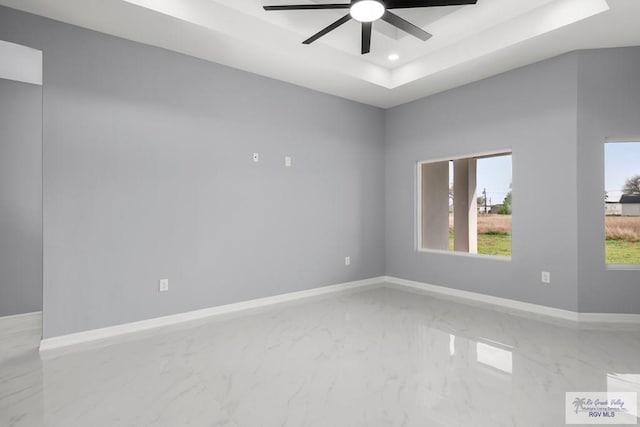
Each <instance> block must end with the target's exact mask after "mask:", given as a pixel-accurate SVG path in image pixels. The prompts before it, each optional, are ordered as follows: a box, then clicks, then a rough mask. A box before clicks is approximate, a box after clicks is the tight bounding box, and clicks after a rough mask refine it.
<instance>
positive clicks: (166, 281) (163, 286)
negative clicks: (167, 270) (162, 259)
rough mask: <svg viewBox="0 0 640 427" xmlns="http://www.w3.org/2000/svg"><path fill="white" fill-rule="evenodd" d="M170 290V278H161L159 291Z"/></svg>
mask: <svg viewBox="0 0 640 427" xmlns="http://www.w3.org/2000/svg"><path fill="white" fill-rule="evenodd" d="M168 290H169V279H160V282H158V291H160V292H167V291H168Z"/></svg>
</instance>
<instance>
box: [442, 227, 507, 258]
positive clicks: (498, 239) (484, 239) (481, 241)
mask: <svg viewBox="0 0 640 427" xmlns="http://www.w3.org/2000/svg"><path fill="white" fill-rule="evenodd" d="M449 250H453V233H452V232H451V231H449ZM478 253H479V254H482V255H501V256H511V234H500V233H495V234H478Z"/></svg>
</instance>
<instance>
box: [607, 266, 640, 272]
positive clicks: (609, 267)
mask: <svg viewBox="0 0 640 427" xmlns="http://www.w3.org/2000/svg"><path fill="white" fill-rule="evenodd" d="M607 270H613V271H615V270H618V271H632V270H640V264H607Z"/></svg>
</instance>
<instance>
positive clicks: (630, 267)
mask: <svg viewBox="0 0 640 427" xmlns="http://www.w3.org/2000/svg"><path fill="white" fill-rule="evenodd" d="M610 143H613V144H639V145H640V137H634V138H631V137H627V138H613V137H607V138H605V139H604V143H603V144H602V180H601V182H602V188H603V189H604V191H605V192H606V190H607V189H606V179H607V144H610ZM602 220H603V221H602V225H603V230H602V231H603V233H602V234H603V239H602V248H603V250H604V257H603V262H604V265H605V268H606V270H612V271H616V270H619V271H638V270H640V263H638V264H610V263H608V262H607V223H606V221H607V215H606V212H603V215H602Z"/></svg>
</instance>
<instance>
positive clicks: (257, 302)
mask: <svg viewBox="0 0 640 427" xmlns="http://www.w3.org/2000/svg"><path fill="white" fill-rule="evenodd" d="M382 282H383V277H373V278H370V279H365V280H357V281H354V282H347V283H340V284H337V285H329V286H322V287H319V288H314V289H308V290H305V291H298V292H291V293H287V294H282V295H276V296H272V297H265V298H258V299H254V300H249V301H242V302H237V303H233V304H226V305H221V306H216V307H210V308H205V309H202V310H194V311H189V312H186V313H179V314H173V315H170V316H164V317H156V318H153V319H147V320H141V321H138V322H131V323H124V324H120V325H115V326H108V327H106V328H100V329H92V330H89V331H83V332H77V333H73V334H68V335H61V336H58V337H53V338H46V339H43V340H42V341H41V342H40V352H41V353H46V352H50V351H52V350H60V349H62V348H64V347H69V346H76V345H80V344H86V343H90V342H92V341H98V340H104V339H108V338H115V337H118V336H121V335H126V334H131V333H135V332H142V331H147V330H150V329H156V328H161V327H163V326H169V325H175V324H179V323H184V322H190V321H194V320H199V319H205V318H208V317H213V316H219V315H223V314H230V313H236V312H241V311H246V310H252V309H256V308H261V307H266V306H270V305H275V304H281V303H286V302H290V301H296V300H301V299H305V298H311V297H317V296H321V295H327V294H332V293H337V292H344V291H348V290H352V289H357V288H362V287H369V286H374V285H380V284H382Z"/></svg>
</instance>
